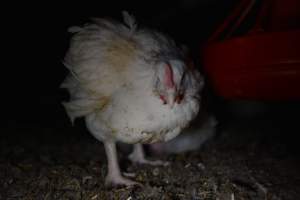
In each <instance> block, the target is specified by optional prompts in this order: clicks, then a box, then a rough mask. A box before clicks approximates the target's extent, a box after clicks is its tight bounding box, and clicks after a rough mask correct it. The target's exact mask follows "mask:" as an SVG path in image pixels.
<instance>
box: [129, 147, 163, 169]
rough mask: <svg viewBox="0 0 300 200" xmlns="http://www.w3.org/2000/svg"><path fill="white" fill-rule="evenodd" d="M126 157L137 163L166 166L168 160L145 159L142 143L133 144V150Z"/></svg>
mask: <svg viewBox="0 0 300 200" xmlns="http://www.w3.org/2000/svg"><path fill="white" fill-rule="evenodd" d="M128 158H129V159H130V160H131V162H134V163H138V164H148V165H153V166H158V165H162V166H167V165H169V162H166V161H162V160H154V161H151V160H147V159H146V158H145V152H144V149H143V145H142V144H134V145H133V151H132V153H131V154H130V155H129V156H128Z"/></svg>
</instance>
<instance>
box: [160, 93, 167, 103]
mask: <svg viewBox="0 0 300 200" xmlns="http://www.w3.org/2000/svg"><path fill="white" fill-rule="evenodd" d="M159 98H160V99H161V100H162V102H163V104H164V105H165V104H167V100H166V97H165V96H163V95H159Z"/></svg>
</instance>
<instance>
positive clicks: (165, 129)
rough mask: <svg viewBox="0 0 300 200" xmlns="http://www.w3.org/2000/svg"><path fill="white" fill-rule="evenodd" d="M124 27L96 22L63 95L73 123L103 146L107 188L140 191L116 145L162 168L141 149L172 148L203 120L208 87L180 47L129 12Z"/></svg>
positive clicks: (80, 46) (72, 54) (73, 57)
mask: <svg viewBox="0 0 300 200" xmlns="http://www.w3.org/2000/svg"><path fill="white" fill-rule="evenodd" d="M123 17H124V22H125V23H124V24H123V23H119V22H116V21H113V20H108V19H94V22H93V23H90V24H86V25H84V26H83V27H71V28H70V30H69V31H70V32H73V33H74V36H73V37H72V39H71V42H70V47H69V50H68V52H67V54H66V57H65V60H64V64H65V66H66V67H67V68H68V69H69V71H70V74H69V75H68V76H67V78H66V79H65V80H64V82H63V83H62V85H61V87H62V88H66V89H68V91H69V93H70V101H69V102H64V103H63V104H64V106H65V109H66V111H67V113H68V115H69V117H70V119H71V121H72V123H73V121H74V119H75V118H78V117H84V118H85V122H86V125H87V128H88V130H89V131H90V132H91V134H92V135H93V136H95V137H96V138H97V139H98V140H100V141H102V142H103V143H104V147H105V151H106V156H107V160H108V174H107V176H106V180H105V183H106V184H107V185H127V186H128V185H134V184H136V182H134V181H132V180H130V179H127V178H125V177H124V176H122V174H121V171H120V168H119V164H118V159H117V151H116V142H124V143H129V144H134V148H133V152H132V153H131V154H130V155H129V158H130V160H131V161H133V162H137V163H144V164H153V165H159V164H164V162H162V161H150V160H147V159H146V158H145V155H144V151H143V147H142V144H143V143H154V142H159V141H168V140H170V139H172V138H174V137H175V136H177V135H178V134H179V133H180V132H181V130H182V129H183V128H185V127H186V126H187V125H188V124H189V122H190V121H191V120H192V119H193V118H194V117H195V116H196V115H197V113H198V110H199V99H200V97H199V91H200V89H201V88H202V86H203V80H202V77H201V75H200V73H199V72H197V71H196V70H195V69H194V68H192V67H189V66H188V65H187V60H186V57H185V55H184V53H183V51H182V50H180V49H179V48H178V47H177V46H176V45H175V43H174V41H173V40H171V39H170V38H168V37H166V36H165V35H163V34H161V33H159V32H157V31H153V30H148V29H144V28H139V29H138V28H137V24H136V23H135V19H134V17H133V16H130V15H129V14H128V13H127V12H123Z"/></svg>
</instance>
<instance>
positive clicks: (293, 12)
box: [204, 0, 300, 100]
mask: <svg viewBox="0 0 300 200" xmlns="http://www.w3.org/2000/svg"><path fill="white" fill-rule="evenodd" d="M257 9H258V12H257V14H254V15H253V13H255V11H257ZM251 15H252V16H251ZM249 18H250V19H254V21H255V23H254V24H253V26H252V27H250V29H249V30H248V31H246V33H245V34H243V35H239V36H233V35H234V34H235V33H236V31H237V30H240V29H239V28H240V27H241V26H242V25H243V23H245V20H246V19H248V20H249ZM204 70H205V73H206V75H207V77H208V81H209V83H210V84H211V85H212V87H213V89H214V91H215V93H216V94H217V95H219V96H222V97H224V98H225V99H232V100H242V99H245V100H300V1H298V0H265V1H255V0H244V1H242V2H241V3H240V4H239V5H238V6H237V8H236V10H235V11H234V12H233V14H232V15H230V16H229V17H228V18H227V19H226V20H225V22H224V23H223V24H222V25H221V26H220V28H219V29H217V31H216V32H215V33H214V34H213V35H212V37H211V38H210V39H209V42H208V44H207V45H206V46H205V48H204Z"/></svg>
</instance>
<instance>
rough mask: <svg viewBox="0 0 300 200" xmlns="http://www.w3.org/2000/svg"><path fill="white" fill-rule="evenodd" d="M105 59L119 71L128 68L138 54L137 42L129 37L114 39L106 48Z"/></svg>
mask: <svg viewBox="0 0 300 200" xmlns="http://www.w3.org/2000/svg"><path fill="white" fill-rule="evenodd" d="M106 50H107V51H106V53H105V60H106V61H107V63H108V64H109V65H110V66H111V67H112V68H113V69H115V70H116V71H117V72H121V71H124V70H126V68H127V67H128V66H129V65H130V62H131V61H132V60H133V58H134V56H135V55H136V50H137V48H136V44H135V42H134V41H131V40H129V39H123V38H118V39H115V40H113V41H112V42H111V43H110V44H109V46H108V47H107V49H106Z"/></svg>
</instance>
